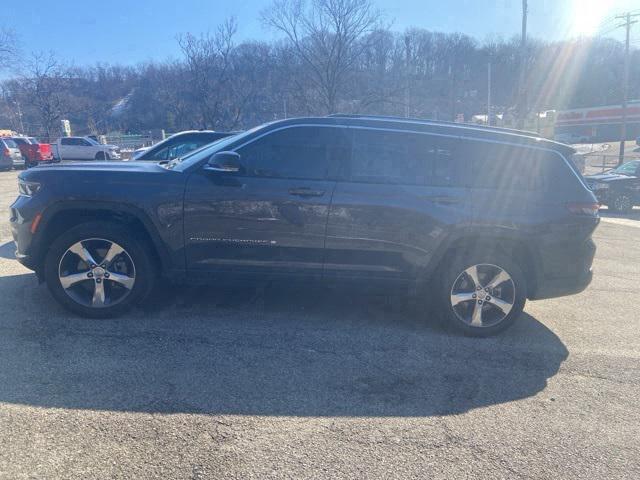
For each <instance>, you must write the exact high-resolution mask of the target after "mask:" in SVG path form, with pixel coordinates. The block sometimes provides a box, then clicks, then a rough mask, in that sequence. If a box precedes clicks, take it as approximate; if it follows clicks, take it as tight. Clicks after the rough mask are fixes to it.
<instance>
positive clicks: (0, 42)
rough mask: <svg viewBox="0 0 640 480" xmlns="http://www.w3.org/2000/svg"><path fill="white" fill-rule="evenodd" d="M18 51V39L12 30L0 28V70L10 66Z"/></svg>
mask: <svg viewBox="0 0 640 480" xmlns="http://www.w3.org/2000/svg"><path fill="white" fill-rule="evenodd" d="M17 52H18V39H17V37H16V35H15V33H14V32H13V31H12V30H9V29H7V28H0V70H3V69H6V68H8V67H10V66H12V65H13V64H14V62H15V59H16V54H17Z"/></svg>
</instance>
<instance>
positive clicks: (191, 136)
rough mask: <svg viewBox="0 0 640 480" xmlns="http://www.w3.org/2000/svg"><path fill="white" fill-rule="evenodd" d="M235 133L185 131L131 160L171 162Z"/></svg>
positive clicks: (139, 152) (137, 153)
mask: <svg viewBox="0 0 640 480" xmlns="http://www.w3.org/2000/svg"><path fill="white" fill-rule="evenodd" d="M235 133H236V132H214V131H213V130H187V131H184V132H180V133H176V134H175V135H171V136H170V137H168V138H166V139H164V140H163V141H161V142H158V143H157V144H155V145H153V146H152V147H144V148H141V149H138V150H136V151H135V152H134V154H133V156H132V157H131V160H136V161H138V160H140V161H152V162H159V161H163V160H173V159H174V158H178V157H181V156H183V155H186V154H187V153H189V152H191V151H193V150H196V149H198V148H200V147H202V146H204V145H207V144H209V143H212V142H215V141H217V140H220V139H221V138H226V137H229V136H231V135H235Z"/></svg>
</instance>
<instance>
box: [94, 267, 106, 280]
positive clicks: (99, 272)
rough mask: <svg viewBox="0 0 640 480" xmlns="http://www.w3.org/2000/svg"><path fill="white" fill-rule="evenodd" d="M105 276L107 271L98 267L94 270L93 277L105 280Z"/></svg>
mask: <svg viewBox="0 0 640 480" xmlns="http://www.w3.org/2000/svg"><path fill="white" fill-rule="evenodd" d="M104 274H105V270H104V268H102V267H96V268H94V269H93V276H94V277H96V278H103V277H104Z"/></svg>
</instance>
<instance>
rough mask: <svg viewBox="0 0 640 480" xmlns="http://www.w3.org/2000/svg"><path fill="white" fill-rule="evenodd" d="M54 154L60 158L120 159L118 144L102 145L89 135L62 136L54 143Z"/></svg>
mask: <svg viewBox="0 0 640 480" xmlns="http://www.w3.org/2000/svg"><path fill="white" fill-rule="evenodd" d="M53 146H54V155H55V156H56V158H59V159H60V160H119V159H120V149H119V148H118V147H117V146H116V145H102V144H100V143H98V142H97V141H95V140H94V139H93V138H89V137H62V138H59V139H58V140H57V141H56V142H55V143H54V144H53Z"/></svg>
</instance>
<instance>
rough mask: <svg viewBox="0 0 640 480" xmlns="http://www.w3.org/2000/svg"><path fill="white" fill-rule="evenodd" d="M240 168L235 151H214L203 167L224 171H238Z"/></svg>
mask: <svg viewBox="0 0 640 480" xmlns="http://www.w3.org/2000/svg"><path fill="white" fill-rule="evenodd" d="M241 168H242V165H241V164H240V155H239V154H237V153H236V152H218V153H214V154H213V155H212V156H211V158H210V159H209V161H208V162H207V165H206V167H205V169H206V170H209V171H212V172H224V173H238V172H239V171H240V169H241Z"/></svg>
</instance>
